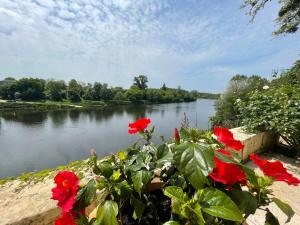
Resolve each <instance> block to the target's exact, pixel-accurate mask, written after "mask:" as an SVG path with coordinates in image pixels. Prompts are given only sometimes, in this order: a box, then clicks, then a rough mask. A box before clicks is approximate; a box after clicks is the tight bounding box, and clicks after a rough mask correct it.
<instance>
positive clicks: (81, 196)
mask: <svg viewBox="0 0 300 225" xmlns="http://www.w3.org/2000/svg"><path fill="white" fill-rule="evenodd" d="M95 195H96V182H95V180H90V181H89V182H88V183H87V184H86V185H85V186H84V187H83V188H82V189H80V190H79V191H78V194H77V196H76V202H75V205H74V209H76V210H81V209H83V208H85V207H86V206H88V205H90V204H91V202H92V200H93V199H94V198H95Z"/></svg>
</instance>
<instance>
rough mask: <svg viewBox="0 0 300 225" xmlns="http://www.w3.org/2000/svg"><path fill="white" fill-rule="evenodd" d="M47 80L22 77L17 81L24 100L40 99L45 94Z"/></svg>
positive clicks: (18, 89)
mask: <svg viewBox="0 0 300 225" xmlns="http://www.w3.org/2000/svg"><path fill="white" fill-rule="evenodd" d="M44 87H45V80H43V79H38V78H22V79H20V80H18V81H17V88H16V89H17V90H16V91H18V92H19V93H20V98H21V99H22V100H40V99H43V98H44V97H45V95H44Z"/></svg>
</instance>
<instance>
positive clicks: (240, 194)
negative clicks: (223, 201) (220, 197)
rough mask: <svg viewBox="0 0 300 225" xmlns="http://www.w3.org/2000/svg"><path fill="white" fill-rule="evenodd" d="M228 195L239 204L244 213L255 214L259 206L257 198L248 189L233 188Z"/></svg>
mask: <svg viewBox="0 0 300 225" xmlns="http://www.w3.org/2000/svg"><path fill="white" fill-rule="evenodd" d="M228 195H229V196H230V197H231V199H232V200H233V201H234V202H235V203H236V204H237V206H238V207H239V209H240V210H241V212H242V213H245V214H254V213H255V211H256V208H257V200H256V198H255V197H253V196H252V195H251V194H250V193H249V192H247V191H241V190H236V189H234V190H231V191H229V193H228Z"/></svg>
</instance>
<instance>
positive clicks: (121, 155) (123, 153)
mask: <svg viewBox="0 0 300 225" xmlns="http://www.w3.org/2000/svg"><path fill="white" fill-rule="evenodd" d="M118 157H119V159H120V160H121V161H123V160H125V159H126V158H127V151H120V152H118Z"/></svg>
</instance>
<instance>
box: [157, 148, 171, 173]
mask: <svg viewBox="0 0 300 225" xmlns="http://www.w3.org/2000/svg"><path fill="white" fill-rule="evenodd" d="M156 158H157V160H156V162H155V163H156V166H158V167H159V166H162V165H163V164H164V163H166V162H171V161H173V154H172V152H171V151H170V150H169V148H168V146H167V145H166V144H162V145H160V146H159V147H158V149H157V151H156Z"/></svg>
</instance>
